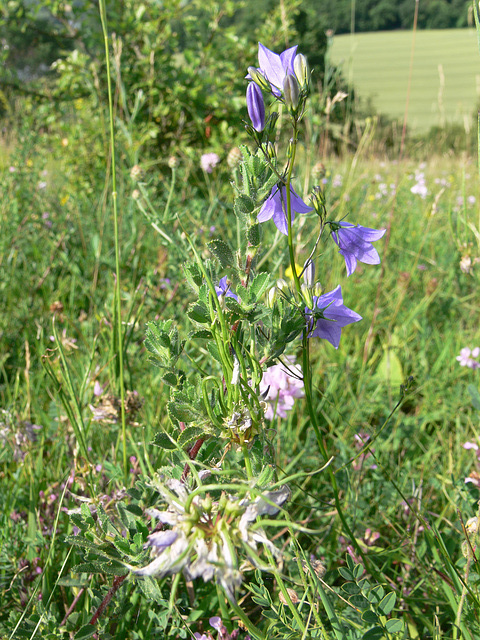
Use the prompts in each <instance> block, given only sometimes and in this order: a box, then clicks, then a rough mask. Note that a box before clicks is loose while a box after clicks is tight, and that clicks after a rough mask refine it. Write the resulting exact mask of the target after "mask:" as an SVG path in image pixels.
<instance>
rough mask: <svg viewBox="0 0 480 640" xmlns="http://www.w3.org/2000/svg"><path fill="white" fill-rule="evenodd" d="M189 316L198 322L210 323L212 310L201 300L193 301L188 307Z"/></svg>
mask: <svg viewBox="0 0 480 640" xmlns="http://www.w3.org/2000/svg"><path fill="white" fill-rule="evenodd" d="M187 316H188V317H189V318H190V320H193V321H194V322H198V324H208V323H210V322H211V318H210V312H209V310H208V309H207V307H206V306H205V305H204V304H203V303H201V302H193V303H192V304H191V305H190V306H189V308H188V309H187Z"/></svg>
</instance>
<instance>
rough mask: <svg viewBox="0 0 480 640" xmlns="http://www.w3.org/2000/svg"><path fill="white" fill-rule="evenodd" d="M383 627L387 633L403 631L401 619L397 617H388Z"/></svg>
mask: <svg viewBox="0 0 480 640" xmlns="http://www.w3.org/2000/svg"><path fill="white" fill-rule="evenodd" d="M385 629H386V630H387V631H388V632H389V633H399V632H401V631H403V620H399V619H398V618H390V620H387V622H386V623H385Z"/></svg>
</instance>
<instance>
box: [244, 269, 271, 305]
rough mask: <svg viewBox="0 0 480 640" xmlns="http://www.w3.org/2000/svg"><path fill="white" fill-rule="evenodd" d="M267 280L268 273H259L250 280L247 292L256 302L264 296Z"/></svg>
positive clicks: (268, 278)
mask: <svg viewBox="0 0 480 640" xmlns="http://www.w3.org/2000/svg"><path fill="white" fill-rule="evenodd" d="M269 280H270V274H269V273H259V274H257V275H256V276H255V278H254V279H253V280H252V283H251V284H250V286H249V290H250V292H251V293H252V294H253V295H254V296H255V298H256V299H257V300H259V299H260V298H261V297H262V295H263V294H264V292H265V291H266V289H267V287H268V283H269Z"/></svg>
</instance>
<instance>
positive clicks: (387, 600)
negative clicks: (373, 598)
mask: <svg viewBox="0 0 480 640" xmlns="http://www.w3.org/2000/svg"><path fill="white" fill-rule="evenodd" d="M396 601H397V596H396V595H395V593H394V592H393V591H391V592H390V593H387V595H386V596H385V597H384V598H383V599H382V600H381V602H380V603H379V604H378V608H379V609H380V611H381V612H382V613H383V614H384V615H386V616H388V615H389V614H390V613H391V612H392V609H393V607H394V606H395V602H396Z"/></svg>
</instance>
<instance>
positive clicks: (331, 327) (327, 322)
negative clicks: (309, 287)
mask: <svg viewBox="0 0 480 640" xmlns="http://www.w3.org/2000/svg"><path fill="white" fill-rule="evenodd" d="M313 305H314V309H315V310H316V311H321V312H322V315H323V317H322V318H318V319H317V320H315V318H314V315H313V311H312V310H311V309H308V308H307V309H305V312H306V314H307V317H310V322H309V324H310V327H309V328H310V333H309V334H308V337H309V338H323V339H324V340H328V342H330V344H331V345H333V346H334V347H335V349H338V345H339V344H340V337H341V334H342V328H343V327H346V326H347V324H352V322H358V321H359V320H361V319H362V316H360V315H358V313H355V311H352V310H351V309H349V308H348V307H346V306H345V305H344V304H343V297H342V289H341V287H340V285H339V286H338V287H336V288H335V289H334V290H333V291H330V292H329V293H325V294H323V295H322V296H313Z"/></svg>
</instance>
